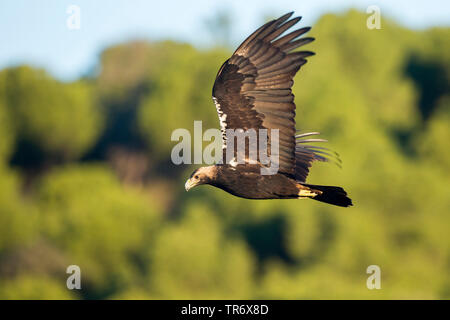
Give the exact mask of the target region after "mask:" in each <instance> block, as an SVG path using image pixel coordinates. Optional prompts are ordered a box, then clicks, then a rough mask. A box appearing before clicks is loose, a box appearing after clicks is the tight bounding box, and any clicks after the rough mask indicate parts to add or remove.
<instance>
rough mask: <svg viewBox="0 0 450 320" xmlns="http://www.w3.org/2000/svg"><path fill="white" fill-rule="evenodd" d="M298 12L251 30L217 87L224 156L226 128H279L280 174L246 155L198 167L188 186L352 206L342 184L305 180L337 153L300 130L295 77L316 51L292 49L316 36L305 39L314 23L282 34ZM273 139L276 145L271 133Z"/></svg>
mask: <svg viewBox="0 0 450 320" xmlns="http://www.w3.org/2000/svg"><path fill="white" fill-rule="evenodd" d="M292 14H293V12H291V13H288V14H285V15H284V16H282V17H280V18H279V19H276V20H272V21H269V22H268V23H266V24H264V25H263V26H262V27H260V28H259V29H258V30H256V31H255V32H254V33H253V34H251V35H250V36H249V37H248V38H247V39H246V40H245V41H244V42H243V43H242V44H241V45H240V46H239V47H238V48H237V50H236V51H235V52H234V53H233V55H232V56H231V58H229V59H228V60H227V61H225V63H224V64H223V65H222V67H221V68H220V70H219V72H218V74H217V77H216V80H215V83H214V87H213V91H212V95H213V101H214V103H215V105H216V108H217V112H218V115H219V122H220V126H221V129H222V135H223V137H222V138H223V154H224V156H225V154H226V150H227V139H226V136H225V134H224V132H225V130H227V129H235V130H237V129H243V130H249V129H254V130H256V131H258V130H260V129H267V131H269V132H271V131H270V130H272V129H278V139H279V140H278V141H279V153H278V155H279V158H278V161H279V163H278V171H277V173H276V174H270V175H263V174H261V167H262V166H263V164H262V163H261V162H259V161H256V162H252V161H249V158H248V157H247V155H246V157H245V161H244V163H236V161H227V162H225V161H224V162H223V163H222V164H216V165H212V166H207V167H201V168H199V169H197V170H195V171H194V172H193V173H192V175H191V176H190V178H189V179H188V180H187V181H186V184H185V188H186V191H189V189H191V188H193V187H195V186H198V185H202V184H209V185H212V186H214V187H217V188H220V189H223V190H224V191H226V192H229V193H231V194H233V195H235V196H238V197H242V198H247V199H302V198H311V199H314V200H318V201H322V202H326V203H329V204H333V205H337V206H341V207H348V206H351V205H352V201H351V199H350V198H348V197H347V193H346V192H345V191H344V189H342V188H341V187H332V186H318V185H311V184H306V183H305V180H306V177H307V175H308V171H309V168H310V167H311V164H312V162H314V161H315V160H318V161H328V160H329V157H330V156H332V155H331V154H330V153H329V152H327V149H326V148H323V147H319V146H314V145H310V144H309V143H312V142H323V141H326V140H323V139H314V138H311V136H314V135H317V134H319V133H318V132H309V133H304V134H296V133H297V131H296V129H295V103H294V95H293V94H292V91H291V87H292V85H293V78H294V76H295V74H296V73H297V71H298V70H299V69H300V67H301V66H302V65H304V64H305V63H306V58H307V57H308V56H311V55H313V54H314V53H312V52H310V51H295V52H292V51H293V50H294V49H296V48H298V47H300V46H303V45H305V44H307V43H310V42H311V41H313V40H314V38H311V37H302V38H299V37H300V36H301V35H303V34H305V33H306V32H308V31H309V30H310V29H311V28H310V27H304V28H301V29H298V30H295V31H293V32H291V33H289V34H287V35H284V36H282V37H280V36H281V34H283V33H284V32H285V31H286V30H288V29H289V28H291V27H292V26H294V25H295V24H296V23H297V22H299V21H300V19H301V17H296V18H293V19H290V18H291V16H292ZM289 19H290V20H289ZM258 139H261V137H260V136H258ZM267 139H268V145H270V133H269V137H268V138H267ZM247 151H248V149H247ZM233 160H235V159H233Z"/></svg>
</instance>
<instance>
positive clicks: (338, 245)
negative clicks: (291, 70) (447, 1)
mask: <svg viewBox="0 0 450 320" xmlns="http://www.w3.org/2000/svg"><path fill="white" fill-rule="evenodd" d="M311 36H314V37H316V39H317V40H316V41H315V42H314V43H312V44H310V45H309V48H308V49H309V50H312V51H315V52H316V53H317V55H316V56H314V57H312V58H310V59H309V62H308V64H306V65H305V66H304V67H303V68H302V69H301V71H300V72H299V74H298V75H297V77H296V78H295V85H294V93H295V95H296V102H297V126H298V128H299V129H301V130H302V131H307V130H320V131H321V133H322V135H323V136H324V137H325V138H328V139H329V141H330V142H329V146H330V147H331V148H332V149H334V150H336V151H338V152H339V154H340V156H341V158H342V159H343V168H342V169H339V168H338V167H337V166H334V165H332V164H322V163H318V164H315V165H314V167H313V169H312V172H311V175H310V177H309V179H308V181H309V182H312V183H315V184H328V185H342V186H344V187H345V189H346V190H347V191H348V192H349V193H350V195H351V197H352V199H353V200H354V204H355V206H354V207H351V208H348V209H344V208H338V207H333V206H328V205H326V204H321V203H317V202H314V201H300V200H287V201H286V200H283V201H279V200H273V201H272V200H271V201H251V200H244V199H239V198H235V197H233V196H231V195H229V194H227V193H224V192H223V191H221V190H217V189H214V188H211V187H199V188H198V189H195V190H192V191H191V192H189V193H186V192H185V191H184V181H185V179H186V178H187V177H188V174H189V173H190V172H191V171H192V170H193V169H194V166H175V165H173V164H172V163H171V161H170V151H171V148H172V147H173V145H174V143H173V142H171V141H170V135H171V132H172V131H173V130H174V129H176V128H187V129H189V130H191V129H192V128H193V121H194V120H203V127H204V129H205V128H214V127H218V121H217V114H216V110H215V108H214V106H213V104H212V101H211V97H210V96H211V86H212V83H213V81H214V77H215V75H216V72H217V70H218V69H219V67H220V65H221V63H222V62H223V61H224V60H225V59H226V57H227V56H229V55H230V53H231V51H229V50H227V49H203V50H199V49H196V48H194V47H192V46H190V45H188V44H181V43H175V42H168V41H167V42H158V43H146V42H133V43H125V44H121V45H117V46H114V47H111V48H108V49H106V50H105V51H104V52H103V53H102V55H101V61H100V66H99V68H98V69H99V73H98V74H96V75H93V76H91V77H89V78H86V79H80V80H79V81H76V82H73V83H62V82H59V81H57V80H55V79H53V78H52V77H51V76H50V75H48V74H47V73H46V72H45V71H43V70H37V69H35V68H32V67H28V66H21V67H15V68H9V69H4V70H1V71H0V134H1V136H2V139H1V140H0V298H6V299H13V298H37V299H40V298H62V299H66V298H69V299H92V298H111V299H129V298H135V299H140V298H167V299H174V298H234V299H239V298H242V299H247V298H268V299H271V298H288V299H300V298H368V299H379V298H413V299H414V298H447V299H448V298H450V273H449V272H448V271H449V270H450V234H449V232H448V230H449V226H450V215H449V214H450V197H449V195H450V185H449V181H450V180H449V178H450V173H449V169H450V148H449V142H448V141H449V138H450V96H449V91H450V90H449V83H450V79H449V78H450V56H449V55H450V43H449V42H448V39H449V38H450V30H449V29H448V28H447V29H445V28H435V29H430V30H425V31H412V30H408V29H405V28H403V27H401V26H398V25H396V24H395V23H394V22H392V21H388V20H383V25H382V29H380V30H369V29H367V28H366V15H365V14H363V13H359V12H356V11H349V12H347V13H345V14H343V15H332V14H329V15H325V16H323V17H322V18H321V19H320V20H319V21H318V23H317V24H316V25H315V26H314V28H313V29H312V31H311ZM73 264H74V265H78V266H80V268H81V271H82V289H81V290H72V291H70V290H68V289H67V288H66V279H67V277H68V274H66V268H67V266H69V265H73ZM369 265H378V266H380V268H381V276H382V278H381V279H382V280H381V285H382V289H381V290H368V289H367V287H366V279H367V277H368V275H367V274H366V268H367V267H368V266H369Z"/></svg>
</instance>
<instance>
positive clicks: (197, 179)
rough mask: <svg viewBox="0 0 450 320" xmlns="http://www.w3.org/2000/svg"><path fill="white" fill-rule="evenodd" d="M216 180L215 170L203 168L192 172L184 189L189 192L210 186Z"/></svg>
mask: <svg viewBox="0 0 450 320" xmlns="http://www.w3.org/2000/svg"><path fill="white" fill-rule="evenodd" d="M213 178H214V168H213V166H210V167H201V168H198V169H197V170H195V171H194V172H192V174H191V176H190V177H189V179H188V180H187V181H186V183H185V185H184V188H185V189H186V191H189V190H190V189H192V188H193V187H196V186H199V185H202V184H209V183H210V182H211V181H212V180H213Z"/></svg>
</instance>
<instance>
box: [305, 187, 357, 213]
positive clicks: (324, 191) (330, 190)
mask: <svg viewBox="0 0 450 320" xmlns="http://www.w3.org/2000/svg"><path fill="white" fill-rule="evenodd" d="M302 185H303V186H305V187H308V188H310V189H311V192H314V191H320V192H318V193H317V194H316V195H314V196H311V199H313V200H317V201H320V202H325V203H329V204H334V205H335V206H340V207H349V206H352V205H353V203H352V199H350V198H349V197H347V192H345V190H344V189H342V188H341V187H332V186H316V185H312V184H302Z"/></svg>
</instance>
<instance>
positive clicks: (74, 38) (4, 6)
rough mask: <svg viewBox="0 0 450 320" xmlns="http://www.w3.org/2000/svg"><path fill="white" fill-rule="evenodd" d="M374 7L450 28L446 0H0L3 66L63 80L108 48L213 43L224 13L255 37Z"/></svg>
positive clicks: (405, 21) (411, 22) (417, 24)
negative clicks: (290, 19) (287, 17)
mask: <svg viewBox="0 0 450 320" xmlns="http://www.w3.org/2000/svg"><path fill="white" fill-rule="evenodd" d="M72 4H73V5H77V6H79V7H80V9H81V29H79V30H70V29H69V28H68V27H67V25H66V21H67V19H68V17H69V14H68V13H67V12H66V10H67V8H68V7H69V6H70V5H72ZM369 5H377V6H379V7H380V9H381V16H382V18H383V16H389V17H391V18H394V19H395V20H396V21H397V22H399V23H400V24H402V25H405V26H407V27H409V28H413V29H424V28H428V27H433V26H447V27H449V26H450V1H448V0H427V1H423V0H416V1H411V0H410V1H403V0H395V1H394V0H367V1H366V0H354V1H351V0H345V1H344V0H334V1H332V0H328V1H326V0H309V1H303V0H272V1H262V0H259V1H258V0H230V1H224V0H222V1H214V0H190V1H187V0H180V1H168V0H166V1H164V0H158V1H153V0H147V1H144V0H108V1H106V0H103V1H102V0H40V1H37V0H36V1H32V0H1V1H0V69H1V68H4V67H7V66H11V65H17V64H22V63H27V64H33V65H35V66H38V67H43V68H45V69H47V70H48V71H49V72H50V73H51V74H53V75H54V76H56V77H58V78H60V79H63V80H72V79H76V78H77V77H79V76H80V75H82V74H84V73H86V72H87V71H88V70H90V69H91V68H92V67H94V66H95V64H96V62H97V59H98V55H99V53H100V52H101V51H102V49H104V48H105V47H107V46H109V45H111V44H114V43H117V42H123V41H126V40H130V39H149V40H157V39H166V38H170V39H174V40H181V41H188V42H190V43H193V44H195V45H197V46H205V45H208V43H209V41H210V37H209V36H210V33H208V32H207V31H206V30H204V27H205V20H206V19H208V18H211V17H212V16H214V14H215V13H216V12H217V11H219V10H226V11H228V12H230V13H231V14H232V16H233V19H234V21H233V23H234V28H233V30H232V31H233V33H232V39H233V40H234V41H239V40H241V39H243V38H244V37H245V36H246V35H248V34H249V33H250V32H252V31H253V30H254V29H255V28H256V27H258V26H259V25H260V24H261V22H262V21H263V17H264V16H267V15H268V14H271V15H274V14H275V15H277V14H282V13H285V12H288V11H292V10H295V12H296V14H298V15H302V16H303V23H304V24H308V25H312V24H314V22H315V21H316V20H317V19H318V18H319V17H320V16H321V15H322V14H324V13H328V12H342V11H345V10H347V9H348V8H351V7H353V8H358V9H360V10H362V11H365V10H366V8H367V7H368V6H369Z"/></svg>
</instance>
